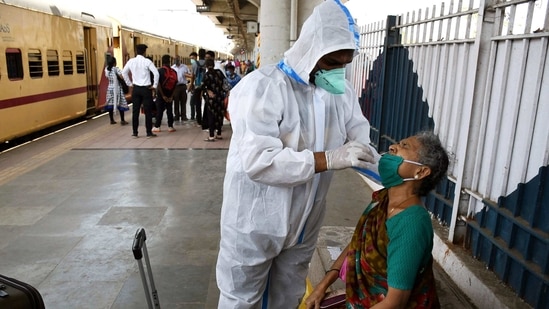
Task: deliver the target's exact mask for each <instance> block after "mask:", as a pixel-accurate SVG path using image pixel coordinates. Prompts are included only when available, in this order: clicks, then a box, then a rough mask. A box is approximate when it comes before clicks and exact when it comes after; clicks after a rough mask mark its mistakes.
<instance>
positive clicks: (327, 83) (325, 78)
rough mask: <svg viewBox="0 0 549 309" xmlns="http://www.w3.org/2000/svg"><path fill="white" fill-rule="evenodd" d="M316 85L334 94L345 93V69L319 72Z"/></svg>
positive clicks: (316, 76) (316, 74) (316, 75)
mask: <svg viewBox="0 0 549 309" xmlns="http://www.w3.org/2000/svg"><path fill="white" fill-rule="evenodd" d="M315 85H317V86H318V87H320V88H322V89H324V90H326V91H328V92H329V93H332V94H343V93H345V68H337V69H332V70H318V71H317V72H316V73H315Z"/></svg>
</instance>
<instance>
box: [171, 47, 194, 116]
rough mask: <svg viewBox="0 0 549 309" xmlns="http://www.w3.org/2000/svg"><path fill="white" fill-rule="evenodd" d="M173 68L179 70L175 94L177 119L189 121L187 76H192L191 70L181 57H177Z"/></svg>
mask: <svg viewBox="0 0 549 309" xmlns="http://www.w3.org/2000/svg"><path fill="white" fill-rule="evenodd" d="M172 69H174V70H175V71H176V72H177V86H176V87H175V91H174V94H173V99H174V112H175V121H179V120H182V121H187V120H189V119H187V77H192V76H191V71H189V68H188V67H187V65H186V64H184V63H181V58H180V57H179V56H177V57H176V58H175V64H174V65H172Z"/></svg>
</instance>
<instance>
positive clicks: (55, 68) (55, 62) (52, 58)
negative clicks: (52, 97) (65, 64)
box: [47, 49, 59, 76]
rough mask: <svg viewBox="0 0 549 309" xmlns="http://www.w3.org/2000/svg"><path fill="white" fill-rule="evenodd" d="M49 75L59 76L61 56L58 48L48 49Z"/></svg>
mask: <svg viewBox="0 0 549 309" xmlns="http://www.w3.org/2000/svg"><path fill="white" fill-rule="evenodd" d="M47 57H48V75H49V76H59V56H58V55H57V51H56V50H52V49H49V50H48V54H47Z"/></svg>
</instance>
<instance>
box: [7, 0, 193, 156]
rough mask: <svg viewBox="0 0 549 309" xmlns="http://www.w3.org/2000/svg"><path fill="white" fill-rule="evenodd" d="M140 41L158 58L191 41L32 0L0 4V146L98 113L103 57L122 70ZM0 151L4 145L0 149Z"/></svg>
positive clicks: (182, 52) (187, 48) (179, 51)
mask: <svg viewBox="0 0 549 309" xmlns="http://www.w3.org/2000/svg"><path fill="white" fill-rule="evenodd" d="M141 43H144V44H147V45H148V46H149V48H148V49H147V57H150V58H151V59H153V61H154V63H155V65H156V66H158V67H159V66H160V64H161V61H160V59H161V56H162V55H164V54H169V55H171V56H172V58H173V57H175V56H181V57H182V58H183V60H184V61H183V62H184V63H187V64H190V60H189V59H188V55H189V54H190V53H191V52H192V51H196V50H198V46H196V45H193V44H189V43H185V42H181V41H177V40H174V39H171V38H168V37H163V36H160V35H155V34H152V33H148V32H146V31H142V30H138V29H133V28H130V27H127V26H124V25H122V24H121V23H120V22H118V21H117V20H114V19H112V18H107V17H102V16H99V15H97V14H92V13H87V12H77V11H71V10H63V9H61V8H59V7H57V6H56V5H51V4H48V3H47V2H46V1H39V0H23V1H22V0H2V1H1V2H0V145H4V146H5V144H8V143H9V142H10V141H13V140H16V139H18V138H20V137H23V136H28V135H29V134H31V133H35V132H38V131H41V130H43V129H46V128H50V127H53V126H55V125H59V124H62V123H66V122H68V121H71V120H77V119H80V118H82V119H84V118H85V117H89V116H93V115H96V114H98V113H100V112H101V111H102V108H103V107H104V106H105V97H106V95H105V93H106V89H107V85H108V80H107V79H106V77H105V75H104V74H103V72H104V68H105V66H106V59H107V57H109V56H114V57H116V58H117V60H118V66H120V67H123V65H124V64H125V63H126V61H127V60H128V59H130V58H131V57H134V56H135V46H136V45H137V44H141ZM3 148H6V147H3Z"/></svg>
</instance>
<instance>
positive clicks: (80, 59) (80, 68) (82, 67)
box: [76, 51, 86, 74]
mask: <svg viewBox="0 0 549 309" xmlns="http://www.w3.org/2000/svg"><path fill="white" fill-rule="evenodd" d="M76 73H78V74H84V73H86V63H85V61H84V52H82V51H77V52H76Z"/></svg>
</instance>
